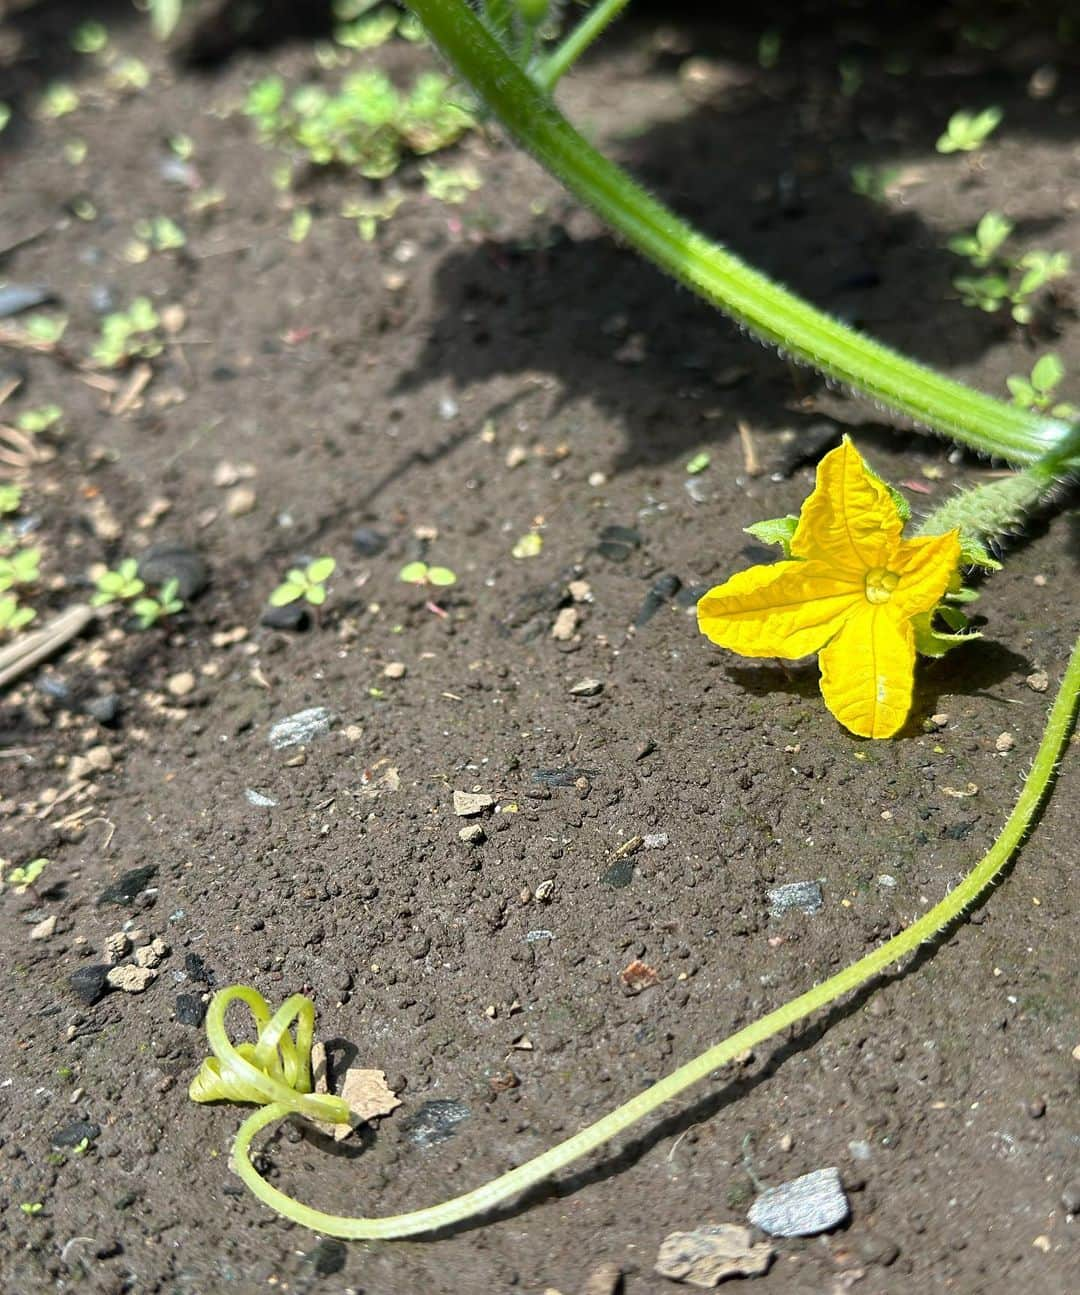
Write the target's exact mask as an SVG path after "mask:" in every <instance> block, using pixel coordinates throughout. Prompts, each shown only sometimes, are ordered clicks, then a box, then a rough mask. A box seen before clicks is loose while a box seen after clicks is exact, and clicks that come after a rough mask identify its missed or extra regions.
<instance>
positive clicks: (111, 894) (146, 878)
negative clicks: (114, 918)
mask: <svg viewBox="0 0 1080 1295" xmlns="http://www.w3.org/2000/svg"><path fill="white" fill-rule="evenodd" d="M156 876H157V865H156V864H153V863H148V864H146V865H145V866H144V867H142V868H129V869H128V871H127V872H125V873H122V874H121V875H120V876H119V877H118V878H117V879H116V881H114V882H113V883H112V885H111V886H106V887H105V889H104V890H103V891H102V892H101V894H100V895H99V896H98V903H99V904H132V903H134V902H135V900H136V899H137V898H138V896H139V895H141V894H142V892H143V891H144V890H145V889H146V888H147V886H149V884H150V883H151V882H152V881H153V880H154V878H155V877H156Z"/></svg>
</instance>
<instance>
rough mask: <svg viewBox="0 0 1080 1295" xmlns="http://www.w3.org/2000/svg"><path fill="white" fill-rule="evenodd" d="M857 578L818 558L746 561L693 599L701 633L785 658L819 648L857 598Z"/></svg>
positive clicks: (746, 650) (748, 651) (742, 649)
mask: <svg viewBox="0 0 1080 1295" xmlns="http://www.w3.org/2000/svg"><path fill="white" fill-rule="evenodd" d="M864 601H865V600H864V598H863V591H862V582H861V577H860V581H859V583H857V584H856V583H855V582H854V581H852V580H844V579H843V578H841V577H838V576H837V575H836V573H835V572H834V571H833V570H832V569H831V568H830V567H827V566H825V565H824V563H821V562H777V563H775V564H774V565H772V566H760V567H750V568H749V570H747V571H740V572H739V573H738V574H737V575H734V576H732V577H731V579H730V580H728V581H726V582H725V583H724V584H722V585H717V587H716V588H715V589H710V590H709V592H708V593H707V594H705V595H704V597H703V598H702V599H701V600H700V601H699V602H698V628H699V629H700V630H701V632H702V634H704V635H706V637H708V638H710V639H712V641H713V642H714V643H718V644H719V645H720V646H721V647H725V648H730V649H731V651H732V652H739V653H741V654H742V655H743V656H757V657H761V656H777V657H784V658H786V659H787V660H789V661H793V660H795V659H796V658H797V657H801V656H808V655H809V654H810V653H811V652H817V651H819V650H820V648H821V646H822V644H823V643H826V642H828V640H829V639H830V638H832V637H833V635H834V634H836V633H837V632H838V631H839V629H840V627H841V626H842V625H843V623H844V621H845V619H846V618H847V617H848V616H850V615H851V614H852V612H853V611H854V610H855V609H856V608H857V607H858V605H859V604H860V603H864Z"/></svg>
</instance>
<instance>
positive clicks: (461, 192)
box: [420, 162, 484, 204]
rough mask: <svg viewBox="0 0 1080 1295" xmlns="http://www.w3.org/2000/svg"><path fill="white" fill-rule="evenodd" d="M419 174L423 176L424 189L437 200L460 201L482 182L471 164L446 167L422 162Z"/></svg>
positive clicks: (474, 190)
mask: <svg viewBox="0 0 1080 1295" xmlns="http://www.w3.org/2000/svg"><path fill="white" fill-rule="evenodd" d="M420 174H421V175H422V176H423V177H424V188H425V190H426V191H427V192H428V194H430V195H431V197H432V198H435V199H436V200H437V201H438V202H446V203H454V204H457V203H462V202H464V201H465V199H466V198H467V197H468V196H469V194H470V193H475V192H476V190H477V189H479V188H480V187H481V186H482V185H483V183H484V182H483V180H481V178H480V173H479V172H478V171H477V170H476V168H475V167H472V166H457V167H448V166H438V165H437V164H436V163H435V162H424V163H423V164H422V165H421V167H420Z"/></svg>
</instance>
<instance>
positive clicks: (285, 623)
mask: <svg viewBox="0 0 1080 1295" xmlns="http://www.w3.org/2000/svg"><path fill="white" fill-rule="evenodd" d="M259 624H260V625H265V626H266V628H267V629H271V630H293V631H295V632H296V633H302V632H303V631H304V630H306V629H307V627H308V626H309V625H310V624H311V617H310V616H309V615H308V609H307V608H306V607H305V606H304V604H303V603H301V602H295V603H286V604H285V606H284V607H267V608H266V610H265V611H264V612H263V613H262V615H261V616H260V617H259Z"/></svg>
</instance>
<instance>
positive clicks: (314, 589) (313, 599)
mask: <svg viewBox="0 0 1080 1295" xmlns="http://www.w3.org/2000/svg"><path fill="white" fill-rule="evenodd" d="M304 597H305V598H306V599H307V600H308V602H309V603H311V605H312V607H321V606H322V605H323V603H324V602H326V590H325V589H324V588H323V587H322V585H309V586H308V588H307V589H305V590H304Z"/></svg>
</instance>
